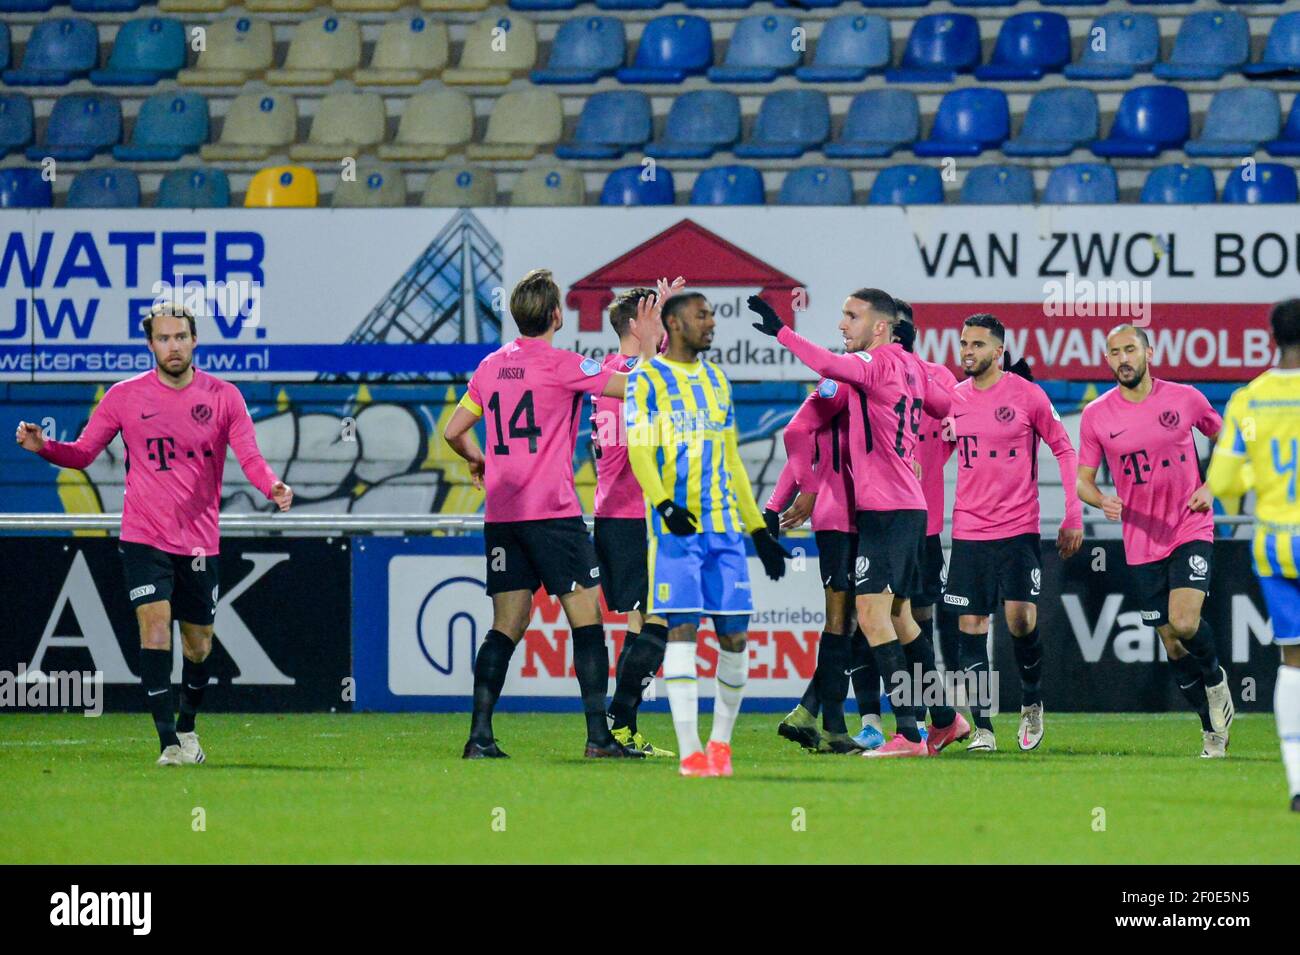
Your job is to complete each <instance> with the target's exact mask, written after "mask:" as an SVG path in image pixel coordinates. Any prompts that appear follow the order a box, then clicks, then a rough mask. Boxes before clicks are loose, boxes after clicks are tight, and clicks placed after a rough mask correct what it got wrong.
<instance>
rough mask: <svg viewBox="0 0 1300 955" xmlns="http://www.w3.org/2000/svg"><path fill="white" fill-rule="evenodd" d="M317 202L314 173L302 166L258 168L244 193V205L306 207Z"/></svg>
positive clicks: (250, 206)
mask: <svg viewBox="0 0 1300 955" xmlns="http://www.w3.org/2000/svg"><path fill="white" fill-rule="evenodd" d="M314 205H316V174H315V173H314V172H312V171H311V170H310V169H305V168H303V167H302V166H271V167H270V168H268V169H259V170H258V171H257V173H256V174H255V175H254V176H253V181H252V182H250V183H249V184H248V192H246V193H245V194H244V206H245V207H246V208H253V207H263V206H276V207H299V208H302V207H309V206H314Z"/></svg>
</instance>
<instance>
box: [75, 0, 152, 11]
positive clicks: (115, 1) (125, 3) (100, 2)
mask: <svg viewBox="0 0 1300 955" xmlns="http://www.w3.org/2000/svg"><path fill="white" fill-rule="evenodd" d="M144 4H145V0H72V9H74V10H76V11H77V12H78V13H134V12H135V11H136V10H139V9H140V8H141V7H142V6H144Z"/></svg>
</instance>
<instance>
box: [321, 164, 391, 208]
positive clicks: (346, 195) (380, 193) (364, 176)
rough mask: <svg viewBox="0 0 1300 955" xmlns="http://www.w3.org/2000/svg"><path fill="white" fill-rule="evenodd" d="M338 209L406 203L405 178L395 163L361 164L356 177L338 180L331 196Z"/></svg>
mask: <svg viewBox="0 0 1300 955" xmlns="http://www.w3.org/2000/svg"><path fill="white" fill-rule="evenodd" d="M330 205H331V206H332V207H333V208H335V209H378V208H391V207H394V206H404V205H406V179H405V177H403V176H402V173H401V171H400V170H398V169H395V168H394V167H392V166H362V167H360V168H358V169H357V174H356V178H355V179H352V180H351V181H347V180H343V179H340V180H339V184H338V185H337V186H335V187H334V195H333V196H331V197H330Z"/></svg>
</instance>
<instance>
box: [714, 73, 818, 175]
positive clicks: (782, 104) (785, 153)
mask: <svg viewBox="0 0 1300 955" xmlns="http://www.w3.org/2000/svg"><path fill="white" fill-rule="evenodd" d="M830 134H831V107H830V102H829V101H828V100H827V99H826V94H825V93H823V92H821V91H820V90H780V91H778V92H776V93H769V94H768V95H767V96H766V97H764V98H763V103H762V105H761V106H760V107H759V109H758V118H757V119H755V120H754V129H753V132H752V134H751V135H750V138H749V139H747V140H746V141H745V142H743V143H740V144H739V145H737V146H736V147H735V149H734V152H735V154H736V155H737V156H740V157H742V158H745V159H795V158H798V157H799V156H802V155H803V154H804V153H805V152H807V151H808V150H809V149H816V148H817V147H819V146H821V144H822V143H824V142H826V140H827V139H828V138H829V137H830Z"/></svg>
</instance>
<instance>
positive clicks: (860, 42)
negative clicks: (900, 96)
mask: <svg viewBox="0 0 1300 955" xmlns="http://www.w3.org/2000/svg"><path fill="white" fill-rule="evenodd" d="M890 56H891V50H890V39H889V22H888V21H887V20H885V18H884V17H882V16H880V15H879V14H875V13H866V14H864V13H856V14H853V13H850V14H845V15H844V16H839V17H832V18H831V19H830V20H827V21H826V25H825V26H823V27H822V32H821V36H819V37H818V38H817V49H816V50H815V51H814V53H813V61H812V65H810V66H801V67H799V68H798V69H797V70H795V71H794V75H795V76H796V77H798V78H799V79H801V80H803V81H804V82H805V83H857V82H860V81H861V80H864V79H866V77H867V74H868V73H876V72H879V71H880V70H883V69H885V67H887V66H889V58H890Z"/></svg>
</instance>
